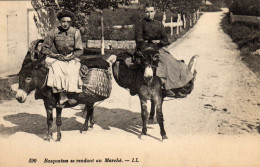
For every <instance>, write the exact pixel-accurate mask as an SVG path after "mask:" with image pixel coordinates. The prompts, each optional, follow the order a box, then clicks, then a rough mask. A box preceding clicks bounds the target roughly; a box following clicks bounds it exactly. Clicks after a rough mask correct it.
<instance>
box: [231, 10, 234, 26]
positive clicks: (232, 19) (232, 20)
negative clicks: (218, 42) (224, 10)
mask: <svg viewBox="0 0 260 167" xmlns="http://www.w3.org/2000/svg"><path fill="white" fill-rule="evenodd" d="M230 23H231V24H232V23H234V17H233V13H232V12H230Z"/></svg>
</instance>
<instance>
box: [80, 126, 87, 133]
mask: <svg viewBox="0 0 260 167" xmlns="http://www.w3.org/2000/svg"><path fill="white" fill-rule="evenodd" d="M86 131H88V128H87V127H83V128H82V129H80V133H82V132H86Z"/></svg>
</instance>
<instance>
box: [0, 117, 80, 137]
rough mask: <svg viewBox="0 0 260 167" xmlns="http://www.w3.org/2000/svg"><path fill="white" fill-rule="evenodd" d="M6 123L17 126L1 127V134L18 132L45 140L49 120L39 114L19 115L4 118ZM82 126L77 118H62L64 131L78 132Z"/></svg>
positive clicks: (9, 134) (54, 127)
mask: <svg viewBox="0 0 260 167" xmlns="http://www.w3.org/2000/svg"><path fill="white" fill-rule="evenodd" d="M4 120H5V121H9V122H11V123H13V124H15V125H17V126H14V127H5V126H4V125H0V134H1V135H3V136H7V137H9V136H11V135H13V134H14V133H16V132H26V133H32V134H35V135H37V136H39V137H40V138H42V139H44V137H45V135H46V133H47V119H46V117H43V116H41V115H38V114H29V113H18V114H15V115H8V116H4ZM80 127H82V124H81V123H79V122H77V121H76V118H75V117H73V118H64V117H62V131H71V130H78V129H79V128H80ZM55 131H56V123H55V119H54V120H53V132H55Z"/></svg>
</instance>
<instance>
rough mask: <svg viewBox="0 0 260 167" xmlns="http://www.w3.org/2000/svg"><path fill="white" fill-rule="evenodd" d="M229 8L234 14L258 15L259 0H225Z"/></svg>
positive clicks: (259, 9)
mask: <svg viewBox="0 0 260 167" xmlns="http://www.w3.org/2000/svg"><path fill="white" fill-rule="evenodd" d="M227 1H228V4H229V9H230V11H231V12H233V14H236V15H250V16H260V4H259V0H233V1H231V0H227Z"/></svg>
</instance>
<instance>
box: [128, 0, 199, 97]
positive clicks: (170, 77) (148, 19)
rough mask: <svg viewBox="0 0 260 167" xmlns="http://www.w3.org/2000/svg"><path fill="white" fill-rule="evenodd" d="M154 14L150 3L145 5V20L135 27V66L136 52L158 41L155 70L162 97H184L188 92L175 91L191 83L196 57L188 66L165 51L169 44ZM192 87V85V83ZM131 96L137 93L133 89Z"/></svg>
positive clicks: (138, 60) (162, 27)
mask: <svg viewBox="0 0 260 167" xmlns="http://www.w3.org/2000/svg"><path fill="white" fill-rule="evenodd" d="M155 14H156V11H155V7H154V5H153V4H151V3H147V4H146V5H145V18H143V19H142V20H139V22H138V23H137V24H136V25H135V41H136V45H137V47H136V50H137V52H136V53H137V54H135V56H136V57H135V60H136V61H135V64H139V62H140V58H138V52H139V51H140V50H141V48H142V47H143V46H144V45H147V44H148V45H149V44H155V42H156V41H155V40H159V43H157V44H156V45H157V47H158V48H159V54H160V58H159V62H158V67H157V69H156V75H157V76H158V77H159V78H160V79H161V82H162V83H163V88H162V89H163V95H164V97H185V96H186V95H187V94H188V93H190V91H191V90H190V89H189V92H183V93H181V92H180V91H176V90H178V89H180V88H182V87H184V86H187V84H188V83H190V82H191V81H192V82H193V79H194V77H195V76H194V75H193V74H192V73H191V71H190V69H191V66H192V64H193V61H194V59H195V58H196V57H197V56H193V58H192V59H191V61H190V63H189V66H187V65H186V64H185V63H184V62H182V61H179V60H176V59H175V58H174V57H173V56H172V55H171V54H170V53H169V52H168V51H167V50H165V49H164V48H163V47H164V46H167V45H169V44H170V42H169V40H168V38H167V34H166V32H165V29H164V26H163V24H162V23H161V22H160V21H157V20H155V19H154V16H155ZM192 87H193V83H192ZM130 93H131V94H132V95H135V94H136V93H137V92H136V91H135V89H132V90H131V91H130Z"/></svg>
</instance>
